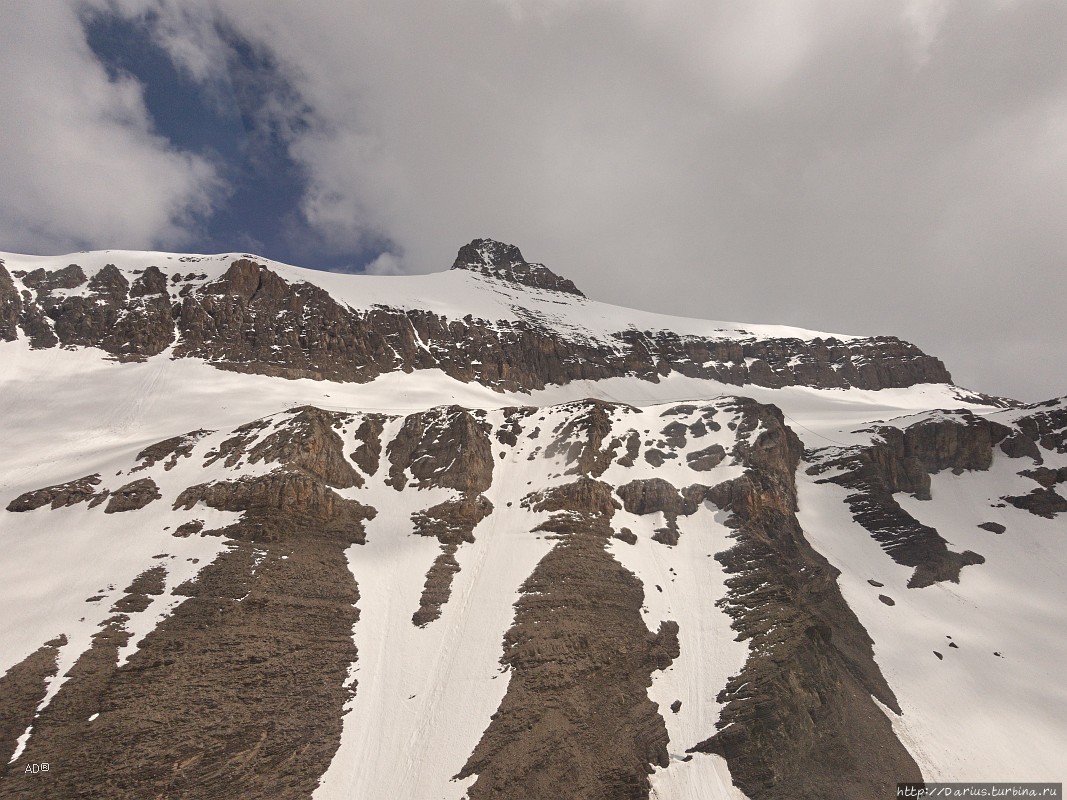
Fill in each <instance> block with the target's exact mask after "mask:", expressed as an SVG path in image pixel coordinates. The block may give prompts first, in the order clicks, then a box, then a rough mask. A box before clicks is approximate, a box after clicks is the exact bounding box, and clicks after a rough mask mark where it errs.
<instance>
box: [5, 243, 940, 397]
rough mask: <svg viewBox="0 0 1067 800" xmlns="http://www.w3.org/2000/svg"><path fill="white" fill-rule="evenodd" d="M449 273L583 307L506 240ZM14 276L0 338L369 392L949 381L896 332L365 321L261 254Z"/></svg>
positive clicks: (523, 318)
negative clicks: (181, 265)
mask: <svg viewBox="0 0 1067 800" xmlns="http://www.w3.org/2000/svg"><path fill="white" fill-rule="evenodd" d="M453 268H454V269H459V270H466V271H469V272H475V273H477V274H480V275H484V276H488V277H490V278H493V279H498V280H501V281H506V282H508V283H511V284H514V285H516V286H521V287H524V288H523V291H526V290H528V291H532V292H550V293H554V294H557V295H559V296H560V297H561V298H564V299H566V298H571V299H570V300H567V302H572V303H573V302H579V303H580V302H584V301H583V299H582V295H581V293H580V292H579V291H578V290H577V289H576V288H575V287H574V284H573V283H571V282H570V281H568V280H566V279H564V278H560V277H559V276H557V275H555V274H553V273H552V272H551V271H550V270H548V269H547V268H546V267H544V266H543V265H540V264H531V263H528V262H526V261H525V259H523V257H522V254H521V253H520V252H519V250H518V248H516V247H514V246H512V245H505V244H502V243H500V242H493V241H491V240H485V239H482V240H476V241H474V242H472V243H471V244H469V245H466V246H465V247H463V248H462V249H461V250H460V253H459V256H458V257H457V259H456V262H455V264H454V265H453ZM3 269H4V268H3V267H2V266H0V270H3ZM12 276H13V273H8V272H6V271H0V338H4V339H11V338H14V337H15V336H16V335H18V331H19V330H21V332H22V334H23V335H25V336H26V337H27V338H29V340H30V342H31V344H32V346H34V347H38V348H43V347H54V346H57V345H62V346H64V347H96V348H99V349H101V350H103V351H105V352H107V353H109V354H111V355H112V356H113V357H115V358H118V359H120V360H140V359H144V358H150V357H153V356H157V355H158V354H160V353H162V352H163V351H164V350H165V349H167V348H168V347H173V350H172V355H173V356H175V357H179V358H181V357H191V358H202V359H204V360H206V361H207V362H208V363H210V364H213V365H214V366H216V367H219V368H221V369H228V370H235V371H238V372H254V373H259V374H264V375H271V376H277V377H282V378H290V379H295V378H313V379H318V380H324V379H325V380H335V381H346V382H349V381H350V382H358V383H363V382H366V381H371V380H373V379H375V378H376V377H378V376H379V375H382V374H383V373H388V372H394V371H405V372H410V371H412V370H416V369H441V370H443V371H444V372H445V373H446V374H448V375H450V376H452V377H454V378H456V379H458V380H461V381H477V382H479V383H482V384H484V385H486V386H490V387H492V388H494V389H497V390H501V391H504V390H517V391H528V390H532V389H541V388H544V387H545V386H547V385H549V384H565V383H569V382H571V381H575V380H596V379H600V378H610V377H619V376H636V377H638V378H641V379H643V380H649V381H658V380H659V379H660V378H661V377H662V376H665V375H667V374H669V373H671V372H676V373H680V374H682V375H686V376H690V377H698V378H712V379H715V380H719V381H722V382H724V383H729V384H734V385H742V384H746V383H752V384H756V385H760V386H769V387H780V386H790V385H797V384H806V385H811V386H820V387H848V386H856V387H860V388H865V389H882V388H887V387H899V386H911V385H913V384H916V383H939V382H948V381H950V380H951V377H950V376H949V373H948V372H947V371H946V370H945V367H944V365H943V364H942V363H941V362H940V361H939V360H937V359H936V358H932V357H930V356H927V355H926V354H924V353H922V352H921V351H920V350H918V349H917V348H916V347H914V346H913V345H910V344H908V343H906V342H902V341H900V340H899V339H895V338H892V337H874V338H870V339H857V340H849V341H840V340H837V339H834V338H832V337H829V338H825V339H820V338H816V339H813V340H810V341H807V340H802V339H792V338H778V339H764V338H759V337H756V336H754V335H753V336H751V337H741V338H737V337H736V336H735V337H732V338H709V337H699V336H683V335H679V334H676V333H672V332H670V331H664V330H655V331H641V330H637V329H634V328H630V329H627V330H620V331H617V332H613V333H612V334H611V336H610V338H609V339H608V340H605V341H601V342H597V341H593V340H589V339H586V338H583V337H581V336H570V335H567V334H566V332H565V331H560V330H557V329H555V328H553V327H552V325H551V324H550V322H548V321H546V320H544V319H541V318H539V317H537V315H534V314H528V313H525V312H523V313H519V312H520V311H522V309H519V310H518V311H515V313H516V314H518V316H519V318H518V319H513V318H509V319H501V320H493V319H476V318H474V317H473V316H471V315H466V316H463V317H462V318H448V317H444V316H441V315H439V314H436V313H433V312H431V311H428V310H422V309H410V310H402V309H397V308H389V307H384V306H378V307H373V308H371V309H369V310H356V309H352V308H350V307H349V306H347V305H345V304H343V303H340V302H338V301H337V300H335V299H334V298H333V297H332V296H331V295H330V294H329V293H328V292H327V291H326V290H324V289H322V288H320V287H318V286H315V285H314V284H312V283H306V282H297V283H290V282H288V281H286V280H285V279H284V278H282V277H281V276H280V275H278V274H277V273H276V272H274V271H272V270H270V269H268V268H267V267H266V266H264V265H263V264H260V263H257V262H256V261H254V260H253V259H252V258H238V259H235V260H234V261H233V262H232V264H231V265H230V267H229V269H227V271H226V272H225V273H224V274H223V275H222V276H220V277H219V278H218V279H217V280H214V281H193V282H188V281H187V280H186V279H187V278H193V277H194V276H193V275H187V276H185V278H183V277H182V276H181V275H178V274H176V275H175V276H173V278H172V281H171V283H170V284H168V282H167V280H166V276H165V275H164V274H163V273H162V271H160V270H159V268H158V267H156V266H149V267H148V268H146V269H145V270H143V272H141V273H140V274H138V275H137V277H136V278H134V279H133V280H132V282H131V281H130V280H128V279H127V277H126V276H125V275H124V274H123V273H122V272H121V271H120V270H118V269H117V268H116V267H115V266H114V265H107V266H105V267H104V268H103V269H100V270H99V271H98V272H96V273H95V274H94V275H93V276H92V277H91V278H89V277H87V276H86V275H85V272H84V270H83V269H82V268H81V267H79V266H78V265H76V264H72V265H70V266H69V267H66V268H64V269H62V270H56V271H52V272H48V271H45V270H43V269H38V270H35V271H34V272H32V273H18V274H17V275H15V277H18V279H19V280H20V281H21V283H22V285H23V286H25V287H26V288H25V290H24V291H23V292H22V293H20V292H19V289H18V287H17V286H16V284H15V283H14V281H13V278H12ZM179 286H180V288H179ZM510 316H511V315H510V314H509V317H510Z"/></svg>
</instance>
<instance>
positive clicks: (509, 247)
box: [452, 239, 585, 297]
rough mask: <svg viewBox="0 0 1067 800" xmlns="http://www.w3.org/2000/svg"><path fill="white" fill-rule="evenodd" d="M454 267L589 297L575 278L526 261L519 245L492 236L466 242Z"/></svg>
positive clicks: (538, 287) (525, 284)
mask: <svg viewBox="0 0 1067 800" xmlns="http://www.w3.org/2000/svg"><path fill="white" fill-rule="evenodd" d="M452 269H465V270H468V271H470V272H477V273H480V274H482V275H486V276H488V277H490V278H500V279H501V280H505V281H510V282H512V283H519V284H522V285H523V286H531V287H533V288H535V289H546V290H548V291H551V292H563V293H565V294H573V295H577V296H578V297H585V295H584V294H582V293H581V292H580V291H578V287H576V286H575V285H574V284H573V283H572V282H571V281H569V280H567V279H566V278H561V277H559V276H558V275H556V274H555V273H554V272H552V270H550V269H548V267H546V266H545V265H544V264H531V263H529V262H528V261H526V259H524V258H523V257H522V253H520V252H519V248H517V247H516V246H515V245H513V244H504V243H503V242H497V241H494V240H492V239H475V240H474V241H473V242H471V243H470V244H465V245H463V247H461V248H460V249H459V254H458V255H457V256H456V260H455V262H454V263H453V264H452Z"/></svg>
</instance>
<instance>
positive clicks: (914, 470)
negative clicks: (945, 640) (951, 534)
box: [808, 411, 1011, 588]
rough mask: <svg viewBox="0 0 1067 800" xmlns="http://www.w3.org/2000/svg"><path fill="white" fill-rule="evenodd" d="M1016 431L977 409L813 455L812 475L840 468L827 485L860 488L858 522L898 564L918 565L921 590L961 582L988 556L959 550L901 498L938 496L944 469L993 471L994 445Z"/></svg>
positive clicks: (852, 497)
mask: <svg viewBox="0 0 1067 800" xmlns="http://www.w3.org/2000/svg"><path fill="white" fill-rule="evenodd" d="M1010 432H1011V430H1010V429H1009V428H1007V427H1006V426H1004V425H1001V424H999V423H997V422H993V421H990V420H988V419H985V418H983V417H976V416H974V415H973V414H971V413H969V412H965V411H964V412H955V413H954V414H952V415H947V414H946V415H943V416H940V417H935V418H933V419H929V420H923V421H920V422H917V423H915V424H913V425H910V426H908V427H907V428H906V429H904V430H900V429H898V428H892V427H888V426H885V427H880V428H878V429H877V433H878V435H879V437H880V441H875V442H874V443H873V444H871V445H869V446H866V447H857V448H849V449H846V450H844V451H835V450H828V451H826V454H823V453H822V452H820V453H812V454H810V455H809V458H811V459H812V460H815V461H816V462H817V463H816V464H815V466H812V467H810V468H809V469H808V472H809V473H810V474H821V473H823V472H826V471H829V470H839V472H838V474H836V475H834V476H832V477H829V478H823V479H821V480H820V481H819V482H820V483H825V482H831V483H836V484H838V485H840V486H844V487H846V488H848V489H851V490H852V493H851V494H849V495H848V496H847V498H846V502H847V503H848V505H849V508H850V509H851V511H852V515H853V517H854V518H855V519H856V521H857V522H859V523H860V524H861V525H862V526H863V527H864V528H866V529H867V530H868V531H869V532H870V533H871V535H872V536H873V537H874V538H875V539H876V540H877V541H878V542H879V543H880V544H881V545H882V547H883V548H884V549H885V551H886V552H887V553H888V554H889V555H890V556H892V558H893V560H894V561H896V562H897V563H898V564H904V565H906V566H909V567H914V568H915V572H914V574H913V575H912V578H911V580H910V581H909V583H908V585H909V586H911V587H915V588H921V587H923V586H929V585H931V584H932V583H935V582H937V581H943V580H949V581H953V582H958V581H959V575H960V570H961V569H962V568H963V567H965V566H967V565H969V564H981V563H983V562H984V561H985V559H984V558H983V557H982V556H981V555H979V554H978V553H974V552H972V551H970V550H967V551H965V552H963V553H956V552H953V551H951V550H949V549H948V544H947V542H945V540H944V539H943V538H942V537H941V535H940V534H939V533H938V532H937V530H935V529H934V528H932V527H930V526H928V525H923V524H922V523H921V522H919V521H918V520H917V519H915V518H914V517H913V516H912V515H911V514H909V513H908V512H906V511H905V510H904V509H903V508H901V506H900V504H899V503H898V502H897V501H896V499H895V498H894V497H893V494H894V493H896V492H909V493H911V494H913V495H914V496H915V497H917V498H919V499H920V500H928V499H930V475H931V474H932V473H937V472H939V471H941V470H943V469H951V470H953V471H954V472H957V473H959V472H962V471H964V470H987V469H989V467H990V465H991V464H992V463H993V445H994V444H996V443H997V442H999V441H1001V440H1002V439H1004V438H1005V437H1006V436H1008V434H1009V433H1010Z"/></svg>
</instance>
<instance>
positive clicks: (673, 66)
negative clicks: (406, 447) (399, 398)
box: [5, 0, 1067, 399]
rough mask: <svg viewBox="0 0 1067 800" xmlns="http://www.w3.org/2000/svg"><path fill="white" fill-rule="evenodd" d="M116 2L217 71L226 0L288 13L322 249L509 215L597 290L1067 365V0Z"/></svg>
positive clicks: (195, 68)
mask: <svg viewBox="0 0 1067 800" xmlns="http://www.w3.org/2000/svg"><path fill="white" fill-rule="evenodd" d="M107 6H108V7H109V8H111V9H112V10H114V9H118V10H119V11H120V12H121V13H125V14H127V15H130V16H135V15H138V14H144V13H145V12H146V10H149V11H151V12H152V13H155V14H156V15H157V16H158V18H159V20H160V28H159V29H160V31H161V32H160V33H159V35H158V38H159V41H160V42H161V45H162V46H164V47H165V48H166V49H167V51H168V52H169V53H170V54H171V55H172V57H173V58H174V59H175V62H176V63H180V64H184V65H185V68H186V69H187V70H189V71H190V72H191V73H192V74H196V75H198V76H199V79H200V80H201V81H203V82H204V84H205V85H207V84H208V83H210V80H211V76H212V75H217V74H219V73H220V71H221V70H223V69H225V67H226V59H225V58H224V57H220V56H219V49H218V48H219V47H220V45H219V42H218V40H217V36H216V35H215V34H214V33H213V32H212V31H215V30H217V22H218V20H220V19H222V20H224V21H225V22H226V24H228V25H230V26H232V30H234V31H235V32H237V33H238V34H239V35H240V36H241V37H243V38H244V39H246V40H248V41H253V42H262V43H266V46H267V47H268V48H269V51H270V52H269V57H270V58H271V59H274V60H275V61H276V63H277V65H279V69H281V70H283V71H284V72H285V74H286V75H287V76H291V80H292V89H293V92H292V93H291V94H288V95H281V96H280V97H279V99H277V101H276V102H277V103H278V104H279V106H278V107H277V108H275V111H276V112H277V113H278V114H280V115H281V118H284V119H289V118H294V117H293V116H292V115H294V114H295V115H296V116H295V118H298V119H301V120H304V121H306V124H302V125H301V126H299V127H298V128H297V129H292V130H287V132H286V139H285V142H284V145H285V148H286V154H287V157H288V158H289V159H291V160H292V161H293V162H294V163H295V164H297V165H299V168H300V169H301V170H303V171H304V172H303V174H304V175H306V184H305V185H304V187H303V193H302V195H301V196H300V197H299V198H297V200H296V203H297V207H298V209H299V213H300V215H301V224H302V225H304V226H306V228H305V229H306V230H307V231H308V232H309V234H310V236H309V241H308V242H307V245H308V247H311V246H312V244H314V246H315V247H318V248H319V249H320V252H331V253H335V254H343V253H346V252H347V253H366V252H368V251H371V252H373V251H375V250H378V251H385V252H384V254H383V255H382V256H381V258H379V259H378V260H377V261H376V262H375V263H374V264H373V265H372V266H371V269H372V270H373V271H377V272H398V271H408V272H425V271H434V270H438V269H442V268H445V267H446V266H447V265H448V264H449V263H450V261H451V258H452V256H453V255H454V252H455V250H456V249H457V248H458V246H459V245H460V244H462V243H463V242H464V241H467V240H469V239H471V238H474V237H475V236H484V235H488V236H494V237H496V238H500V239H505V240H509V241H513V242H515V243H516V244H519V245H520V246H521V247H522V249H523V252H524V253H525V254H526V255H527V256H528V257H530V258H535V259H538V260H542V261H545V262H547V263H549V264H550V266H552V267H553V268H554V269H556V270H557V271H559V272H562V273H563V274H566V275H567V276H568V277H571V278H573V279H574V280H575V282H576V283H578V285H579V286H581V287H582V288H583V289H584V290H585V291H586V292H587V293H588V294H589V295H591V296H593V297H596V298H598V299H603V300H607V301H611V302H616V303H620V304H625V305H631V306H639V307H642V308H653V309H655V310H659V311H664V312H668V313H674V314H685V315H691V316H700V317H710V318H720V319H739V320H748V321H765V322H782V323H789V324H795V325H802V326H806V327H811V328H817V329H822V330H831V331H834V330H836V331H842V332H869V333H892V334H898V335H901V336H904V337H906V338H909V339H911V340H913V341H915V342H916V343H918V344H919V345H920V346H922V347H924V348H925V349H927V350H928V351H930V352H933V353H935V354H937V355H940V356H941V357H943V358H944V359H945V361H946V362H947V363H948V365H949V367H950V368H951V369H952V370H953V373H954V375H955V377H956V379H957V380H958V381H959V382H961V383H963V384H966V385H970V386H972V387H974V388H978V389H982V390H985V391H990V392H1000V393H1005V394H1011V395H1015V396H1021V397H1024V398H1028V399H1040V398H1042V397H1045V396H1052V395H1060V394H1064V393H1065V392H1067V377H1065V376H1064V373H1063V371H1062V369H1061V368H1060V364H1061V363H1063V361H1064V358H1065V357H1067V344H1065V342H1067V337H1065V336H1064V334H1065V333H1067V330H1065V323H1064V322H1063V316H1064V315H1063V314H1062V311H1061V306H1062V305H1063V299H1064V297H1065V290H1067V271H1065V270H1064V269H1063V266H1064V236H1063V233H1062V231H1061V228H1063V227H1064V226H1063V225H1062V223H1061V221H1060V220H1061V217H1062V216H1063V211H1064V209H1065V207H1067V54H1065V51H1064V48H1063V47H1062V34H1063V32H1064V31H1065V30H1067V5H1064V4H1062V3H1060V2H986V3H978V2H966V3H965V2H959V3H953V2H940V1H938V0H927V1H925V2H922V1H916V0H912V2H907V3H901V4H895V3H885V2H881V0H878V1H877V2H858V1H857V2H847V3H843V2H800V1H799V0H789V2H781V3H770V2H768V3H747V2H745V3H742V2H729V3H727V2H719V3H709V2H697V0H671V2H660V3H647V2H636V0H633V1H632V2H631V0H574V1H573V2H567V1H566V0H547V1H545V0H543V1H542V2H526V1H525V0H512V1H511V2H493V1H492V0H460V1H459V2H456V3H447V4H442V3H413V2H404V1H403V0H399V1H396V2H390V3H384V2H333V3H330V2H308V3H301V4H285V5H280V4H263V3H260V2H254V1H253V0H217V2H206V1H205V2H201V3H197V2H192V0H190V1H189V2H185V3H182V4H181V6H180V10H179V6H178V5H176V4H173V3H159V2H142V1H141V0H122V2H118V3H109V4H107ZM205 21H211V24H207V22H205ZM83 55H84V54H83ZM5 80H10V78H7V79H5ZM101 102H104V101H101ZM304 106H306V109H305V111H300V109H301V108H303V107H304ZM305 112H306V113H305ZM152 144H153V142H152V141H151V140H149V145H152ZM155 144H156V145H158V144H159V143H158V142H156V143H155ZM148 152H149V153H150V154H151V155H152V157H153V158H164V159H170V160H171V161H174V159H175V157H176V156H175V153H174V151H173V149H168V148H167V147H158V146H157V147H154V149H153V148H152V147H150V148H149V151H148ZM165 163H170V162H165ZM174 163H178V162H174ZM189 163H190V168H192V167H194V166H195V164H196V162H195V160H194V161H190V162H189ZM181 174H182V173H181V172H180V171H179V172H178V173H177V175H178V176H179V177H180V176H181ZM186 174H187V175H188V174H192V173H186ZM205 180H206V177H205V176H202V175H201V176H198V177H197V178H196V179H195V180H189V181H188V185H186V184H182V183H180V182H179V183H176V184H175V185H174V186H173V187H170V188H169V192H170V195H169V198H170V199H169V202H170V203H171V207H174V208H178V209H181V208H187V207H194V206H195V203H196V202H202V201H200V200H198V198H199V195H198V194H197V193H196V189H197V188H198V187H200V188H202V187H203V186H204V185H205ZM183 192H184V194H183ZM183 203H184V205H183ZM65 208H66V207H65V206H63V205H62V204H56V203H53V204H51V206H50V205H49V204H47V203H44V204H42V205H41V208H39V209H37V210H36V211H34V213H36V214H37V215H38V216H41V217H42V218H45V217H46V216H47V215H48V214H53V215H54V214H55V212H57V211H63V210H64V209H65ZM79 213H81V212H79V211H78V209H77V208H74V209H73V210H72V211H71V217H70V218H71V219H73V220H75V221H77V220H78V219H80V217H79ZM56 218H58V219H63V220H66V219H67V218H66V217H64V216H62V215H59V216H58V217H56ZM156 219H157V223H158V224H157V227H158V228H159V231H160V235H161V236H162V234H163V233H165V232H166V230H167V229H168V228H167V226H168V225H170V226H171V227H173V225H174V224H175V223H174V222H173V220H166V219H163V218H161V217H157V218H156ZM150 229H151V225H150V224H149V223H148V222H146V224H145V230H146V231H148V230H150ZM106 232H107V231H106V229H105V230H103V231H101V232H100V233H99V235H100V236H103V235H104V234H106ZM90 238H91V237H90ZM93 242H94V244H95V245H97V246H106V245H107V242H106V241H101V240H100V238H99V236H98V237H97V238H96V239H93ZM267 255H271V254H270V253H267Z"/></svg>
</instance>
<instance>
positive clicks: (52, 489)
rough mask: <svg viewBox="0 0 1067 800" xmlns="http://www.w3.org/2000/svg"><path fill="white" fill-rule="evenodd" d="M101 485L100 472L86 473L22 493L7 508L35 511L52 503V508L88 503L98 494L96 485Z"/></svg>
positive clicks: (9, 509) (10, 509)
mask: <svg viewBox="0 0 1067 800" xmlns="http://www.w3.org/2000/svg"><path fill="white" fill-rule="evenodd" d="M99 485H100V473H96V474H95V475H86V476H85V477H84V478H78V479H77V480H73V481H67V482H66V483H59V484H56V485H55V486H46V487H45V488H43V489H36V490H34V491H32V492H26V493H25V494H20V495H19V496H18V497H16V498H15V499H14V500H12V501H11V502H10V503H8V504H7V510H8V511H33V510H34V509H37V508H41V507H42V506H46V505H51V507H52V508H61V507H63V506H73V505H77V504H78V503H86V502H89V501H91V500H93V498H95V497H97V496H98V494H97V491H96V487H97V486H99Z"/></svg>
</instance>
